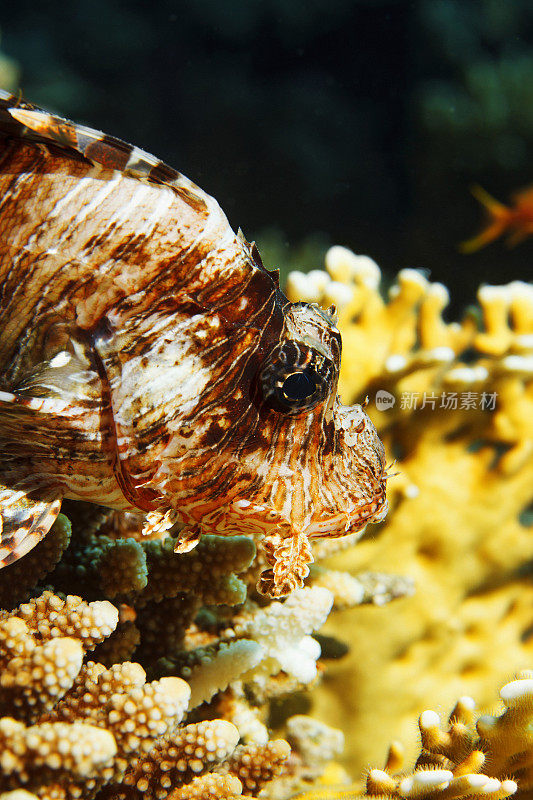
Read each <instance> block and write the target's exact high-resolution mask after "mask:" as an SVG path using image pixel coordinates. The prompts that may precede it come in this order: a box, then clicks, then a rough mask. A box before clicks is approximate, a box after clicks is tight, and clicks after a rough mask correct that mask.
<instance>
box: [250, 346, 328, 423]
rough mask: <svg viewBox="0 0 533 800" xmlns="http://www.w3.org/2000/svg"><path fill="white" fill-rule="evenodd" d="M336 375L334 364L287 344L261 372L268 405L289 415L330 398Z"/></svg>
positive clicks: (310, 352)
mask: <svg viewBox="0 0 533 800" xmlns="http://www.w3.org/2000/svg"><path fill="white" fill-rule="evenodd" d="M334 374H335V367H334V364H333V361H331V360H330V359H329V358H327V357H326V356H325V355H323V354H322V353H320V352H318V351H317V350H314V349H313V348H309V347H302V346H301V345H299V344H297V343H296V342H293V341H288V342H287V341H286V342H284V343H283V344H281V345H279V346H278V347H277V348H275V349H274V351H273V352H272V353H271V354H270V357H269V359H268V361H267V362H266V364H265V365H264V366H263V369H262V370H261V372H260V373H259V386H260V389H261V394H262V396H263V399H264V400H265V401H266V403H267V405H269V406H270V407H271V408H273V409H275V410H276V411H281V412H284V413H286V414H298V413H301V412H303V411H310V410H311V409H313V408H314V407H315V406H316V405H318V404H319V403H321V402H323V401H324V400H325V399H326V398H327V397H328V395H329V393H330V391H331V389H332V386H333V378H334Z"/></svg>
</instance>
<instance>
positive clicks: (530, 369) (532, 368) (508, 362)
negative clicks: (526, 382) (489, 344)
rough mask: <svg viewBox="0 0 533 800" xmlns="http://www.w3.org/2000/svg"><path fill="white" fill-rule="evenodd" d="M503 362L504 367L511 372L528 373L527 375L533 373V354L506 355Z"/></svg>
mask: <svg viewBox="0 0 533 800" xmlns="http://www.w3.org/2000/svg"><path fill="white" fill-rule="evenodd" d="M502 364H503V367H504V369H506V370H509V372H520V373H526V375H530V374H532V373H533V355H531V356H506V357H505V358H504V359H503V361H502Z"/></svg>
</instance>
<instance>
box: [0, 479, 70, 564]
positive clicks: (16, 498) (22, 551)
mask: <svg viewBox="0 0 533 800" xmlns="http://www.w3.org/2000/svg"><path fill="white" fill-rule="evenodd" d="M60 509H61V492H60V490H59V489H58V488H57V487H51V486H49V485H43V484H42V482H41V481H40V479H39V477H38V476H30V477H27V478H22V479H20V480H19V481H15V482H14V483H13V484H12V485H11V486H6V485H4V482H3V480H2V482H0V568H1V567H5V566H7V565H8V564H12V563H13V562H14V561H17V560H18V559H19V558H21V557H22V556H24V555H26V553H27V552H28V551H29V550H31V549H32V548H33V547H35V545H36V544H37V543H38V542H40V541H41V539H42V538H43V537H44V536H46V534H47V533H48V531H49V530H50V528H51V527H52V525H53V523H54V521H55V519H56V517H57V515H58V514H59V511H60Z"/></svg>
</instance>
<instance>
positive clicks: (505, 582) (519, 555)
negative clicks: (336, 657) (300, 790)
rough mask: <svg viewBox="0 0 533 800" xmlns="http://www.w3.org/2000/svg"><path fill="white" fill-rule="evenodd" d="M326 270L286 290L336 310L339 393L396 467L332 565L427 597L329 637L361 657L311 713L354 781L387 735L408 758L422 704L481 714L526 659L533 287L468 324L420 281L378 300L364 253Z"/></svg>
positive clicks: (333, 255) (408, 279)
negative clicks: (384, 494)
mask: <svg viewBox="0 0 533 800" xmlns="http://www.w3.org/2000/svg"><path fill="white" fill-rule="evenodd" d="M326 270H327V271H321V270H316V271H313V272H311V273H309V274H308V275H303V274H301V273H292V274H291V275H290V276H289V279H288V294H289V296H290V298H291V300H295V299H296V298H297V297H300V298H302V299H306V300H307V301H312V302H318V303H320V304H322V305H324V306H327V305H329V304H330V303H335V304H336V305H337V307H338V314H339V328H340V330H341V332H342V336H343V366H342V370H341V379H340V393H341V397H342V399H343V400H344V402H350V403H351V402H353V401H354V400H360V401H362V400H364V399H365V396H368V398H369V402H370V405H369V407H368V411H369V414H370V416H371V417H372V419H373V421H374V422H375V424H376V425H377V427H378V430H379V432H380V436H381V438H382V440H383V441H384V443H385V446H386V449H387V451H388V455H389V458H390V460H391V461H393V460H394V461H395V462H396V467H395V471H397V472H398V475H397V476H396V477H395V478H391V480H390V481H389V484H388V495H389V503H390V511H389V514H388V517H387V519H386V520H385V521H384V522H383V523H382V524H381V525H380V527H379V529H377V530H376V528H374V530H373V531H370V529H369V530H368V532H367V533H368V534H370V535H367V536H366V537H364V538H363V539H362V540H361V541H360V542H359V544H358V545H357V547H355V548H350V549H347V550H346V551H343V552H342V554H340V555H339V556H337V557H333V558H331V559H329V560H328V562H327V565H328V567H329V568H330V569H333V570H335V569H342V570H347V569H348V570H350V571H351V572H352V574H353V576H355V577H356V578H357V577H358V576H359V574H360V573H361V572H364V571H367V570H368V571H376V572H385V573H392V572H396V571H399V572H401V573H402V574H403V575H407V576H410V577H411V578H412V579H413V580H414V583H415V587H416V591H415V593H414V594H413V595H412V596H411V597H405V598H404V599H402V600H400V601H399V602H398V603H396V604H394V605H393V606H392V607H391V608H389V609H388V611H387V613H386V614H381V613H380V611H379V609H378V608H376V607H374V606H373V605H366V606H363V607H361V608H357V611H356V612H354V611H341V612H339V613H338V614H336V615H335V616H334V617H331V618H330V620H329V621H328V623H327V624H326V626H325V628H324V633H325V634H331V635H333V636H336V637H337V638H339V639H342V640H344V641H348V642H349V646H350V653H349V654H348V656H347V657H346V658H344V659H342V660H340V661H339V662H337V663H332V664H331V665H330V666H329V669H328V681H327V682H326V683H323V684H322V686H321V687H319V688H318V689H317V691H316V692H315V693H314V699H315V707H314V713H316V714H317V716H319V718H321V719H323V720H324V721H326V722H328V723H329V724H332V725H334V726H336V727H338V728H341V729H342V730H343V731H344V733H345V735H346V756H345V758H346V761H345V763H346V764H347V765H348V768H349V770H350V771H351V773H352V775H354V777H355V776H357V774H359V773H360V771H361V770H362V769H363V768H364V766H365V765H366V764H368V763H372V762H374V763H375V762H376V761H379V760H381V759H383V758H384V756H385V752H386V749H387V747H388V742H389V740H390V738H400V739H402V740H403V741H405V742H406V743H407V746H408V750H409V752H411V753H413V752H414V749H415V747H416V742H415V738H416V737H415V734H414V731H413V728H412V723H411V720H412V718H413V716H417V715H418V714H419V713H420V712H421V711H422V710H423V709H424V708H427V707H428V706H429V705H431V704H433V703H434V702H437V703H438V704H439V705H440V706H446V705H448V706H449V705H451V704H452V703H453V701H454V698H455V697H457V696H458V695H459V694H463V693H466V694H470V695H472V696H475V697H476V698H478V700H479V703H480V705H481V707H486V706H487V705H488V704H489V703H490V702H491V698H492V692H493V690H494V686H495V685H497V683H498V682H501V681H504V680H506V679H507V677H508V675H509V674H510V673H512V672H513V671H514V670H519V669H522V668H526V667H527V665H528V664H529V663H530V662H531V658H532V655H533V639H532V636H531V624H532V615H531V607H532V603H533V584H532V582H531V570H530V566H529V564H530V562H531V558H532V556H533V544H532V539H531V532H532V527H531V525H532V522H533V516H532V513H531V509H532V505H531V503H532V500H533V491H532V486H533V425H532V420H533V288H532V287H531V286H530V285H528V284H525V283H523V282H520V281H515V282H513V283H510V284H509V285H507V286H482V287H481V288H480V290H479V294H478V299H479V307H477V308H473V309H471V310H469V311H468V312H467V313H466V315H465V316H464V318H463V319H462V321H461V322H459V323H457V322H446V321H445V320H444V319H443V316H442V313H443V310H444V309H445V306H446V304H447V301H448V293H447V290H446V289H445V287H444V286H442V285H441V284H435V283H431V282H430V281H428V280H427V278H426V277H425V276H424V275H423V274H422V273H421V272H417V271H415V270H410V269H408V270H402V271H401V272H400V273H399V275H398V277H397V279H396V280H395V281H394V282H393V283H392V285H391V286H390V288H389V291H388V297H383V296H382V294H381V292H380V286H381V273H380V270H379V268H378V267H377V265H376V264H375V263H374V262H373V261H372V260H371V259H369V258H367V257H360V256H355V255H354V254H353V253H351V252H350V251H348V250H346V249H345V248H337V247H336V248H332V249H331V250H330V251H329V252H328V254H327V256H326ZM322 547H323V545H322ZM326 553H327V549H326V551H323V552H322V554H323V555H325V554H326ZM323 585H331V584H323ZM354 589H355V587H354ZM355 591H356V589H355ZM361 654H364V656H363V657H362V656H361ZM376 720H379V724H378V723H377V722H376Z"/></svg>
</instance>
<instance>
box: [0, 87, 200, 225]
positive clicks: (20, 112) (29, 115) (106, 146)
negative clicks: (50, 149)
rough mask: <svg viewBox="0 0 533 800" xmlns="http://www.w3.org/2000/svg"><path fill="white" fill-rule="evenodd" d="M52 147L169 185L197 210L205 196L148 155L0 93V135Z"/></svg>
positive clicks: (137, 176) (128, 174)
mask: <svg viewBox="0 0 533 800" xmlns="http://www.w3.org/2000/svg"><path fill="white" fill-rule="evenodd" d="M2 133H3V134H4V135H6V136H10V137H12V138H23V139H27V140H30V141H34V142H41V143H43V144H49V145H55V146H56V147H60V148H61V149H63V150H67V151H71V152H73V153H75V154H77V155H78V156H82V157H83V158H84V159H86V160H87V161H90V162H91V163H92V164H98V165H100V166H102V167H104V168H106V169H113V170H118V171H120V172H122V173H123V174H124V175H126V176H128V177H131V178H135V179H137V180H140V181H146V182H148V183H156V184H160V185H164V186H169V187H170V188H172V189H174V190H175V191H176V192H178V193H179V194H180V195H181V197H183V199H184V200H186V201H187V202H188V203H189V204H190V205H192V206H194V207H196V208H197V209H198V210H200V209H202V208H205V206H206V199H207V195H206V194H205V192H203V191H202V190H201V189H200V188H199V187H198V186H196V184H194V183H193V182H192V181H190V180H189V179H188V178H186V177H185V176H184V175H182V174H181V173H180V172H178V171H177V170H175V169H173V168H172V167H169V166H168V165H167V164H165V163H164V162H163V161H160V160H159V159H158V158H156V157H155V156H152V155H151V154H150V153H147V152H145V151H144V150H141V149H140V148H139V147H135V146H134V145H132V144H128V143H127V142H124V141H122V139H118V138H116V137H115V136H109V135H108V134H106V133H102V131H97V130H94V129H93V128H88V127H86V126H85V125H77V124H76V123H74V122H70V120H67V119H63V118H62V117H58V116H55V115H54V114H50V113H49V112H48V111H44V110H43V109H41V108H38V107H37V106H34V105H32V104H31V103H27V102H25V101H24V100H22V99H21V98H20V97H17V96H15V95H12V94H9V93H8V92H4V91H2V90H0V134H2Z"/></svg>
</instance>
